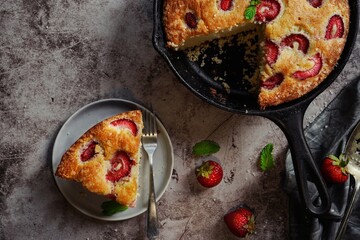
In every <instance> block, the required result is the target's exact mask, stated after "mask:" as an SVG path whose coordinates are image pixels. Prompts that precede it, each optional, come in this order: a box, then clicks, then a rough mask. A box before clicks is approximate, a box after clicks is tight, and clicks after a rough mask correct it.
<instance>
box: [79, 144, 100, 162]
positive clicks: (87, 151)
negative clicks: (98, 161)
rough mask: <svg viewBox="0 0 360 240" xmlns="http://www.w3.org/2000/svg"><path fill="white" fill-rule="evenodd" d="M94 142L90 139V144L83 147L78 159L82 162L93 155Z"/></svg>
mask: <svg viewBox="0 0 360 240" xmlns="http://www.w3.org/2000/svg"><path fill="white" fill-rule="evenodd" d="M96 144H97V143H96V142H95V141H92V142H90V144H89V145H88V146H87V147H86V148H85V149H84V151H83V152H82V153H81V154H80V159H81V161H82V162H86V161H88V160H90V158H92V157H93V156H94V155H95V147H96Z"/></svg>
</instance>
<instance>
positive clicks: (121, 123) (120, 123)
mask: <svg viewBox="0 0 360 240" xmlns="http://www.w3.org/2000/svg"><path fill="white" fill-rule="evenodd" d="M110 124H111V125H113V126H115V127H122V128H127V129H129V130H130V131H131V133H132V134H133V135H134V136H135V135H136V134H137V131H138V129H137V126H136V124H135V123H134V122H133V121H131V120H129V119H117V120H114V121H112V122H111V123H110Z"/></svg>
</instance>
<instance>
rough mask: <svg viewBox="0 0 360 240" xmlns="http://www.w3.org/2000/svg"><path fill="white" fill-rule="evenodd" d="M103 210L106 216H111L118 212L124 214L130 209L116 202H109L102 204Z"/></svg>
mask: <svg viewBox="0 0 360 240" xmlns="http://www.w3.org/2000/svg"><path fill="white" fill-rule="evenodd" d="M101 208H102V209H103V211H102V213H103V214H104V215H106V216H111V215H113V214H115V213H117V212H122V211H125V210H126V209H128V207H127V206H124V205H121V204H120V203H118V202H115V201H107V202H103V203H102V204H101Z"/></svg>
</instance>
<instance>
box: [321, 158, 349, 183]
mask: <svg viewBox="0 0 360 240" xmlns="http://www.w3.org/2000/svg"><path fill="white" fill-rule="evenodd" d="M348 163H349V159H347V158H346V157H345V155H343V154H340V156H339V157H336V156H334V155H329V156H327V157H325V158H324V159H323V162H322V165H321V173H322V175H323V177H324V178H325V180H326V181H327V182H328V183H338V184H340V183H344V182H346V180H347V179H348V178H349V173H348V171H347V169H346V165H347V164H348Z"/></svg>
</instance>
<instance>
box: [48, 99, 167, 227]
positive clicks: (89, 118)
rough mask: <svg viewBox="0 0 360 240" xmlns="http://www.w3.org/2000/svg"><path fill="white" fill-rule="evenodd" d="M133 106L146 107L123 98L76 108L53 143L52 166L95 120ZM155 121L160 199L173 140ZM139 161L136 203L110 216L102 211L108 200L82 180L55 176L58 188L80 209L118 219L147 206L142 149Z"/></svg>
mask: <svg viewBox="0 0 360 240" xmlns="http://www.w3.org/2000/svg"><path fill="white" fill-rule="evenodd" d="M135 109H142V110H147V109H146V108H145V107H143V106H141V105H139V104H136V103H134V102H130V101H127V100H122V99H105V100H100V101H97V102H93V103H91V104H89V105H86V106H84V107H83V108H81V109H79V110H78V111H77V112H75V113H74V114H73V115H72V116H71V117H70V118H69V119H68V120H67V121H66V122H65V123H64V125H63V126H62V128H61V129H60V131H59V133H58V135H57V137H56V139H55V143H54V147H53V154H52V155H53V158H52V168H53V173H55V171H56V168H57V166H58V165H59V163H60V160H61V157H62V155H63V154H64V153H65V151H66V150H67V149H68V148H69V147H70V146H71V145H72V144H73V143H74V142H75V141H76V140H77V139H78V138H79V137H80V136H81V135H82V134H83V133H85V132H86V131H87V130H88V129H89V128H90V127H92V126H93V125H95V124H96V123H98V122H100V121H102V120H104V119H105V118H108V117H110V116H113V115H116V114H118V113H121V112H126V111H130V110H135ZM157 123H158V130H159V134H158V147H157V149H156V151H155V155H154V181H155V193H156V196H157V197H156V199H157V200H159V199H160V198H161V196H162V195H163V194H164V192H165V190H166V188H167V186H168V184H169V182H170V179H171V174H172V169H173V164H174V154H173V148H172V144H171V141H170V138H169V135H168V133H167V132H166V129H165V128H164V126H163V124H162V123H161V121H160V120H159V119H157ZM142 156H143V157H142V163H141V165H140V172H139V175H140V176H139V196H138V199H137V203H136V207H135V208H129V209H127V210H126V211H124V212H119V213H116V214H114V215H112V216H105V215H103V214H102V209H101V204H102V203H103V202H104V201H108V199H107V198H105V197H103V196H99V195H96V194H93V193H90V192H89V191H87V190H86V189H85V188H83V187H82V186H81V184H79V183H76V182H73V181H67V180H64V179H61V178H59V177H56V176H54V178H55V182H56V184H57V185H58V187H59V190H60V192H61V193H62V194H63V195H64V197H65V198H66V200H67V201H68V202H69V203H70V204H71V205H73V206H74V207H75V208H76V209H78V210H79V211H80V212H82V213H84V214H86V215H88V216H90V217H93V218H96V219H100V220H106V221H119V220H125V219H129V218H132V217H135V216H137V215H139V214H141V213H143V212H145V211H146V209H147V202H148V195H149V190H148V189H149V187H148V184H149V172H150V170H149V164H148V161H146V160H147V155H146V153H145V152H144V150H142Z"/></svg>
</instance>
